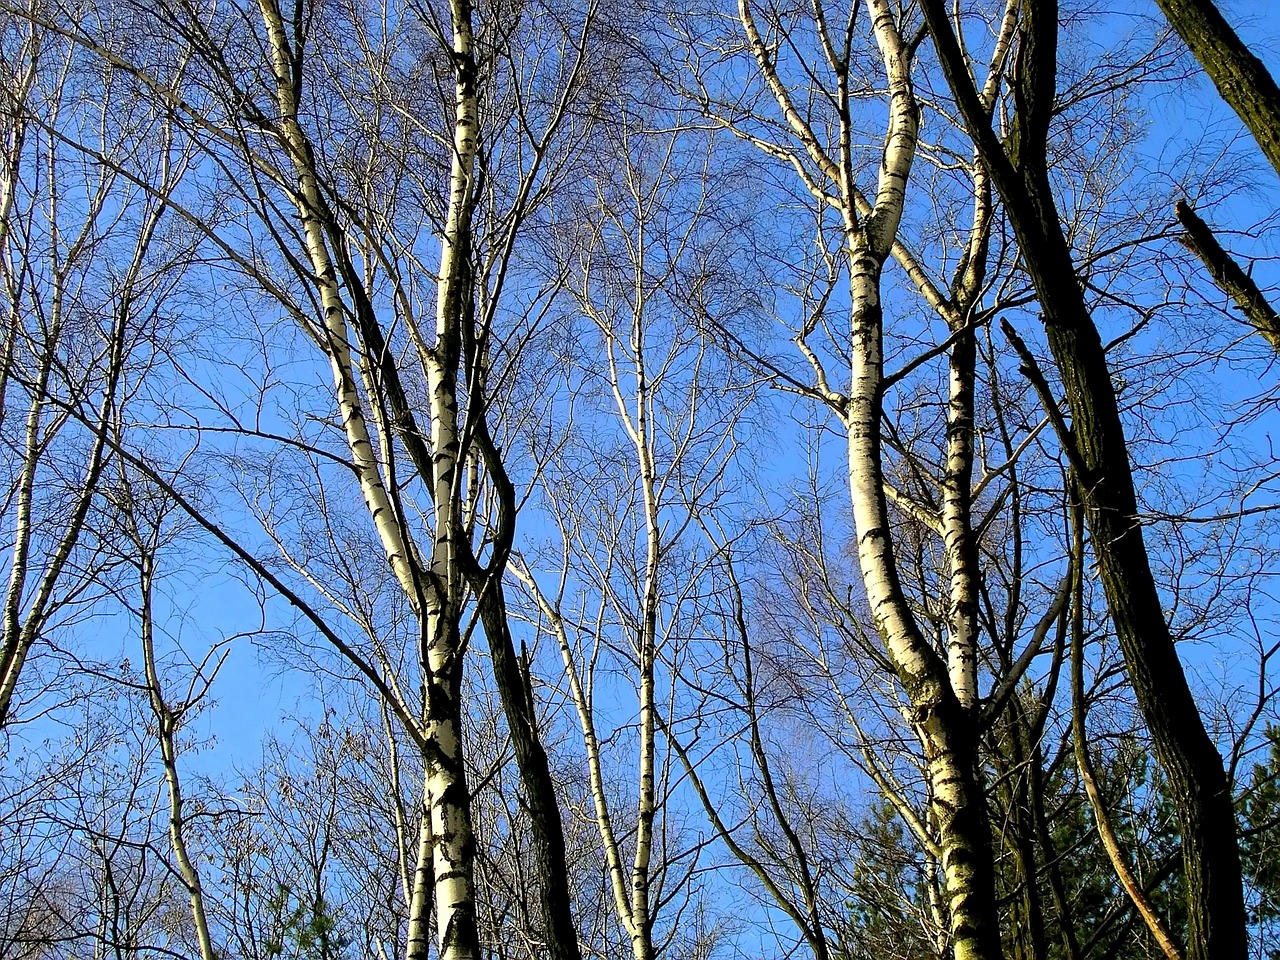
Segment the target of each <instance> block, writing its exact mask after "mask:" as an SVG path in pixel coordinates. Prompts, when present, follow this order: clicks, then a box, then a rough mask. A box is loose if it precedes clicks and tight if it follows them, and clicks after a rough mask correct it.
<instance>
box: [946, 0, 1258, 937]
mask: <svg viewBox="0 0 1280 960" xmlns="http://www.w3.org/2000/svg"><path fill="white" fill-rule="evenodd" d="M922 6H923V9H924V11H925V15H926V18H927V21H928V26H929V30H930V33H931V34H932V36H933V38H934V42H935V45H936V46H937V49H938V53H939V57H940V59H941V62H942V65H943V69H944V72H945V73H946V75H947V80H948V83H949V85H950V87H951V90H952V92H953V94H954V95H955V97H956V100H957V103H958V105H959V107H960V109H961V113H962V115H963V117H964V120H965V124H966V126H967V127H968V129H969V132H970V134H971V135H972V136H973V137H974V139H975V140H976V141H977V142H978V144H979V147H980V148H981V149H982V151H983V154H984V157H985V159H986V161H987V164H988V166H989V169H990V170H991V171H992V176H993V179H994V181H995V183H996V185H997V188H998V189H999V192H1000V195H1001V198H1002V199H1003V200H1004V204H1005V208H1006V211H1007V213H1008V216H1009V218H1010V221H1011V224H1012V226H1013V228H1014V232H1015V234H1016V236H1017V239H1018V243H1019V247H1020V249H1021V251H1022V255H1023V258H1024V262H1025V264H1026V267H1027V270H1028V272H1029V274H1030V275H1031V279H1032V282H1033V284H1034V286H1035V289H1036V293H1037V296H1038V298H1039V302H1040V306H1041V309H1042V311H1043V319H1044V324H1045V331H1046V334H1047V336H1048V341H1049V347H1050V350H1051V351H1052V353H1053V356H1054V359H1055V361H1056V363H1057V365H1058V369H1059V373H1060V375H1061V377H1062V381H1063V385H1064V387H1065V390H1066V395H1067V402H1068V405H1069V408H1070V411H1071V417H1072V422H1073V432H1074V436H1075V443H1076V445H1077V450H1078V456H1079V458H1080V461H1081V463H1082V466H1083V475H1082V478H1081V479H1082V488H1083V490H1084V499H1085V508H1086V517H1087V521H1088V525H1089V529H1090V533H1091V535H1092V536H1091V541H1092V544H1093V550H1094V555H1095V557H1096V558H1097V561H1098V575H1099V579H1100V580H1101V582H1102V585H1103V589H1104V592H1105V594H1106V597H1107V604H1108V607H1109V610H1110V613H1111V618H1112V623H1113V625H1114V626H1115V630H1116V634H1117V637H1118V639H1119V641H1120V646H1121V650H1122V651H1123V653H1124V658H1125V663H1126V666H1127V667H1128V671H1129V677H1130V682H1131V684H1132V686H1133V689H1134V693H1135V696H1136V699H1137V701H1138V706H1139V708H1140V710H1141V712H1142V715H1143V718H1144V720H1145V721H1146V723H1147V726H1148V728H1149V729H1150V731H1151V734H1152V739H1153V741H1154V745H1155V750H1156V755H1157V757H1158V759H1159V761H1160V763H1161V766H1162V768H1163V769H1164V772H1165V775H1166V777H1167V778H1168V781H1169V784H1170V788H1171V791H1172V795H1173V801H1174V804H1175V807H1176V809H1177V811H1178V818H1179V822H1180V827H1181V834H1182V851H1183V868H1184V875H1185V880H1186V889H1187V906H1188V912H1189V931H1188V933H1189V937H1188V939H1189V944H1188V947H1189V950H1188V953H1189V956H1190V957H1191V958H1192V960H1209V958H1214V960H1217V958H1232V957H1240V958H1243V957H1244V956H1245V955H1246V952H1247V947H1248V935H1247V931H1246V928H1245V912H1244V897H1243V888H1242V883H1241V874H1240V859H1239V851H1238V846H1237V842H1236V825H1235V812H1234V809H1233V806H1232V799H1231V794H1230V790H1229V787H1228V783H1227V778H1226V773H1225V770H1224V768H1223V764H1222V758H1221V756H1220V755H1219V754H1218V751H1217V749H1216V748H1215V747H1214V744H1213V741H1212V740H1211V739H1210V737H1209V735H1208V732H1207V731H1206V730H1205V727H1204V723H1203V722H1202V720H1201V718H1200V713H1199V710H1198V709H1197V707H1196V703H1195V698H1194V697H1193V696H1192V694H1191V690H1190V687H1189V686H1188V685H1187V680H1186V675H1185V674H1184V672H1183V670H1182V665H1181V663H1180V662H1179V660H1178V655H1177V651H1176V650H1175V649H1174V641H1173V636H1172V634H1171V632H1170V630H1169V625H1168V621H1167V620H1166V619H1165V616H1164V610H1163V606H1162V604H1161V600H1160V594H1159V591H1158V589H1157V587H1156V583H1155V578H1154V576H1153V574H1152V571H1151V564H1150V560H1149V558H1148V555H1147V550H1146V546H1145V543H1144V540H1143V535H1142V527H1141V524H1140V522H1139V520H1138V517H1137V494H1136V491H1135V486H1134V478H1133V472H1132V467H1131V466H1130V463H1129V457H1128V447H1127V443H1126V439H1125V433H1124V427H1123V424H1122V422H1121V420H1120V412H1119V406H1118V402H1117V398H1116V392H1115V387H1114V385H1113V383H1112V380H1111V375H1110V371H1109V369H1108V367H1107V361H1106V353H1105V350H1104V348H1103V345H1102V340H1101V338H1100V336H1099V334H1098V330H1097V327H1096V326H1095V325H1094V323H1093V319H1092V317H1091V315H1090V313H1089V310H1088V306H1087V304H1086V302H1085V300H1084V295H1083V291H1082V289H1081V287H1080V284H1079V282H1078V281H1077V280H1076V273H1075V269H1074V264H1073V262H1072V257H1071V251H1070V249H1069V247H1068V245H1067V241H1066V237H1065V234H1064V232H1063V228H1062V224H1061V220H1060V218H1059V216H1058V212H1057V208H1056V205H1055V202H1054V198H1053V192H1052V188H1051V185H1050V181H1049V175H1048V169H1047V156H1048V150H1047V138H1048V130H1049V121H1050V118H1051V116H1052V108H1053V97H1054V84H1055V80H1056V69H1057V50H1056V45H1057V26H1058V24H1057V4H1056V3H1054V2H1040V3H1030V2H1026V3H1024V5H1023V10H1022V15H1023V39H1022V44H1021V47H1020V49H1019V53H1018V64H1017V69H1016V71H1015V73H1016V84H1015V105H1016V128H1015V134H1014V135H1013V136H1012V137H1011V140H1012V141H1013V145H1014V149H1013V150H1012V154H1013V155H1012V156H1011V155H1010V153H1008V152H1006V150H1005V148H1004V145H1002V144H1001V143H1000V141H999V139H998V138H997V137H996V135H995V133H994V131H993V130H992V127H991V118H990V114H989V112H988V111H987V110H985V109H984V108H983V106H982V104H981V103H980V101H979V99H978V96H977V94H976V91H975V90H974V87H973V81H972V78H971V76H970V74H969V72H968V69H967V67H966V66H965V61H964V57H963V54H962V52H961V50H960V47H959V44H958V41H957V39H956V36H955V33H954V32H953V30H952V28H951V24H950V23H949V21H948V19H947V13H946V10H945V8H944V5H943V3H942V2H941V0H923V3H922Z"/></svg>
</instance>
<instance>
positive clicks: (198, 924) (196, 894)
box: [135, 536, 218, 960]
mask: <svg viewBox="0 0 1280 960" xmlns="http://www.w3.org/2000/svg"><path fill="white" fill-rule="evenodd" d="M135 539H136V540H137V541H138V543H137V547H138V548H139V550H140V551H141V557H140V561H139V568H138V589H139V592H140V594H141V598H142V606H141V611H140V614H141V618H142V624H141V626H142V663H143V671H144V675H145V677H146V681H147V694H148V699H149V700H150V703H151V713H152V716H154V717H155V721H156V734H157V737H158V739H159V741H160V759H161V762H162V764H163V767H164V782H165V788H166V789H167V791H168V793H169V844H170V846H171V847H172V848H173V857H174V860H176V861H177V865H178V871H177V872H178V876H179V878H180V879H181V880H182V885H183V886H184V887H186V888H187V897H188V900H189V901H190V904H191V920H192V923H193V925H194V926H195V931H196V942H197V943H198V944H199V947H200V960H217V957H218V954H217V952H216V951H215V950H214V948H213V939H212V937H211V936H210V934H209V919H208V915H207V913H206V912H205V902H204V887H203V886H202V885H201V883H200V871H199V869H198V868H197V867H196V864H195V861H194V860H193V859H192V858H191V853H190V850H189V849H188V847H187V819H186V816H185V814H184V813H183V797H182V781H181V779H179V776H178V751H177V744H176V742H175V737H176V734H177V730H178V726H179V724H180V722H181V720H182V712H183V711H182V710H180V709H175V708H173V707H171V706H170V705H169V704H168V703H167V702H166V701H165V698H164V692H163V690H162V689H161V686H160V675H159V672H158V671H157V669H156V651H155V633H154V618H153V606H152V592H153V591H152V587H153V584H154V580H155V566H154V563H155V561H154V557H153V556H152V554H151V551H150V549H149V547H150V545H148V544H144V543H142V537H141V536H136V537H135ZM206 689H207V686H206ZM186 706H187V708H189V707H190V706H191V704H187V705H186Z"/></svg>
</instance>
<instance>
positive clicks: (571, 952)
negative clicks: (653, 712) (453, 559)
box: [480, 578, 582, 960]
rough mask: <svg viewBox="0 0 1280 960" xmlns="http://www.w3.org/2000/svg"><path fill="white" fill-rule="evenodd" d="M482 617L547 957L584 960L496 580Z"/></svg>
mask: <svg viewBox="0 0 1280 960" xmlns="http://www.w3.org/2000/svg"><path fill="white" fill-rule="evenodd" d="M480 616H481V617H482V619H483V621H484V629H485V635H486V636H487V637H488V638H489V653H490V656H491V658H492V660H493V677H494V684H495V685H496V686H497V688H498V695H499V697H500V698H501V700H502V710H503V713H504V714H506V717H507V727H508V729H509V730H510V733H511V745H512V747H513V749H514V752H515V755H516V766H517V767H518V768H519V770H520V782H521V783H522V784H523V785H524V789H525V797H524V800H525V805H526V806H527V808H528V811H529V820H530V823H531V825H532V840H533V862H534V866H535V869H536V871H537V876H538V898H539V902H540V904H541V906H542V919H543V923H544V924H545V925H546V941H545V942H544V943H543V944H542V952H541V955H543V956H546V957H548V958H550V960H579V958H580V957H581V955H582V954H581V951H580V949H579V947H578V931H577V927H576V926H575V924H574V920H573V905H572V903H571V902H570V897H569V870H568V865H567V862H566V857H565V843H564V826H563V824H562V823H561V821H560V803H559V800H558V799H557V797H556V792H555V783H554V781H553V780H552V779H551V767H550V764H549V762H548V760H547V753H546V750H544V749H543V746H542V738H541V736H540V735H539V733H538V724H537V717H536V716H535V714H534V710H533V701H532V698H531V697H530V696H529V684H528V679H527V675H526V674H525V673H524V672H523V671H522V670H521V664H520V658H519V657H518V656H517V654H516V650H515V644H514V643H513V642H512V639H511V628H510V624H509V622H508V620H507V610H506V603H505V601H504V599H503V595H502V591H501V589H500V581H498V580H497V579H496V578H495V579H494V580H493V582H492V585H491V586H490V587H489V589H488V590H486V591H485V592H483V593H482V594H481V596H480Z"/></svg>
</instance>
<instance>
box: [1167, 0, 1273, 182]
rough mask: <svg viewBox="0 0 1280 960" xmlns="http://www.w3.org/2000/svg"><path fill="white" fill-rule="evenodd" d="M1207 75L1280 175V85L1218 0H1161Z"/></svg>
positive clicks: (1171, 22)
mask: <svg viewBox="0 0 1280 960" xmlns="http://www.w3.org/2000/svg"><path fill="white" fill-rule="evenodd" d="M1156 4H1157V5H1158V6H1159V7H1160V9H1161V10H1163V11H1164V15H1165V16H1166V17H1167V18H1168V20H1169V24H1170V26H1172V27H1173V29H1174V30H1176V31H1177V33H1178V36H1180V37H1181V38H1182V40H1183V42H1184V43H1186V45H1187V46H1188V47H1189V48H1190V50H1191V52H1192V53H1193V54H1194V55H1195V58H1196V59H1197V60H1199V61H1200V65H1201V66H1202V67H1204V70H1205V73H1207V74H1209V78H1210V79H1211V80H1212V81H1213V85H1214V86H1215V87H1217V88H1218V93H1219V94H1220V95H1221V96H1222V99H1223V100H1225V101H1226V102H1227V104H1228V106H1230V107H1231V109H1232V110H1234V111H1235V112H1236V113H1237V114H1238V115H1239V117H1240V119H1241V120H1243V121H1244V125H1245V126H1246V127H1248V128H1249V132H1250V133H1252V134H1253V138H1254V139H1255V140H1257V141H1258V146H1259V147H1261V148H1262V152H1263V153H1265V154H1266V156H1267V159H1268V160H1270V161H1271V165H1272V166H1273V167H1275V168H1276V172H1277V173H1280V87H1277V86H1276V82H1275V80H1274V79H1273V78H1272V76H1271V74H1270V73H1269V72H1268V70H1267V68H1266V66H1264V65H1263V63H1262V61H1261V60H1259V59H1258V58H1257V57H1255V56H1254V55H1253V53H1252V51H1250V50H1249V48H1248V47H1247V46H1245V44H1244V42H1243V41H1242V40H1241V39H1240V37H1239V36H1238V35H1237V34H1236V32H1235V31H1234V30H1233V29H1231V24H1229V23H1227V21H1226V18H1225V17H1223V16H1222V13H1221V12H1220V11H1219V10H1218V8H1217V6H1216V5H1215V4H1214V3H1213V0H1156Z"/></svg>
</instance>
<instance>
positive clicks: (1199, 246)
mask: <svg viewBox="0 0 1280 960" xmlns="http://www.w3.org/2000/svg"><path fill="white" fill-rule="evenodd" d="M1174 212H1175V213H1176V214H1177V217H1178V222H1179V223H1180V224H1182V227H1183V229H1184V230H1186V233H1185V234H1184V235H1183V236H1182V238H1181V239H1182V242H1183V243H1185V244H1186V245H1187V247H1189V248H1190V250H1191V252H1192V253H1194V254H1195V255H1196V256H1197V257H1199V258H1200V262H1201V263H1203V264H1204V266H1205V269H1206V270H1208V271H1209V276H1211V277H1213V281H1214V283H1216V284H1217V285H1218V286H1219V288H1221V290H1222V292H1223V293H1225V294H1227V296H1229V297H1231V299H1232V300H1234V301H1235V302H1236V306H1237V307H1239V308H1240V312H1241V313H1243V314H1244V316H1245V319H1246V320H1248V321H1249V323H1250V325H1252V327H1253V329H1255V330H1257V331H1258V333H1260V334H1262V336H1263V337H1264V338H1265V339H1266V341H1267V343H1269V344H1271V347H1272V349H1274V350H1276V351H1280V315H1278V314H1277V313H1276V311H1275V308H1274V307H1272V306H1271V304H1270V303H1268V302H1267V298H1266V297H1265V296H1263V294H1262V290H1261V289H1260V288H1259V287H1258V285H1257V284H1256V283H1254V282H1253V277H1251V276H1249V274H1247V273H1245V272H1244V269H1243V268H1242V267H1241V266H1240V264H1238V263H1236V261H1235V259H1234V258H1233V257H1232V256H1231V254H1229V253H1227V251H1226V250H1224V249H1223V248H1222V244H1220V243H1219V242H1218V238H1217V237H1215V236H1214V235H1213V231H1212V230H1210V229H1209V225H1208V224H1207V223H1205V222H1204V220H1202V219H1201V218H1200V215H1199V214H1197V213H1196V212H1195V211H1194V210H1192V209H1191V207H1190V205H1189V204H1188V203H1187V202H1186V201H1185V200H1179V201H1178V202H1177V203H1176V204H1174Z"/></svg>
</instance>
